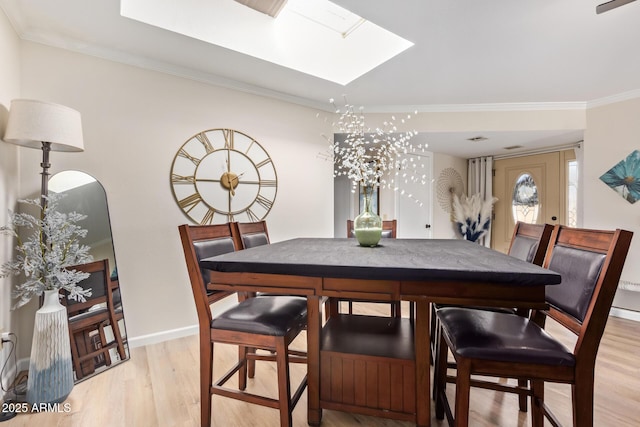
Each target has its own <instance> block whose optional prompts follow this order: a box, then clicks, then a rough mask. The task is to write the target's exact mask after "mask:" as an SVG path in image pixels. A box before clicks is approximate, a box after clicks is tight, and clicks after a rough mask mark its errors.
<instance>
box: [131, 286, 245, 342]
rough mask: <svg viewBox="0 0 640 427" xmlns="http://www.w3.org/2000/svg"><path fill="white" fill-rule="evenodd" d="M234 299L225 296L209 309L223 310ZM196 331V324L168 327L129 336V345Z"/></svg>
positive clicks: (161, 340)
mask: <svg viewBox="0 0 640 427" xmlns="http://www.w3.org/2000/svg"><path fill="white" fill-rule="evenodd" d="M234 304H235V303H234V301H233V300H232V299H231V298H226V299H223V300H221V301H218V302H216V303H215V304H213V305H212V306H211V310H212V311H213V312H214V316H215V312H223V311H225V310H227V309H228V308H230V307H232V306H233V305H234ZM197 333H198V325H197V324H196V325H191V326H185V327H183V328H177V329H170V330H168V331H161V332H155V333H153V334H147V335H141V336H138V337H129V339H128V342H129V347H130V348H135V347H142V346H144V345H150V344H157V343H159V342H163V341H169V340H173V339H176V338H182V337H188V336H191V335H196V334H197Z"/></svg>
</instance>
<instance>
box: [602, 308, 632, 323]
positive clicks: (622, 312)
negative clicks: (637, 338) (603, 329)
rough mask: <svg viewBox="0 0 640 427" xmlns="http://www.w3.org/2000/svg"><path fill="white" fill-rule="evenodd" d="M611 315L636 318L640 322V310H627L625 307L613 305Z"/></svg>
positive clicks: (629, 318)
mask: <svg viewBox="0 0 640 427" xmlns="http://www.w3.org/2000/svg"><path fill="white" fill-rule="evenodd" d="M609 314H610V315H612V316H615V317H620V318H622V319H627V320H634V321H636V322H640V311H633V310H627V309H624V308H618V307H611V311H610V312H609Z"/></svg>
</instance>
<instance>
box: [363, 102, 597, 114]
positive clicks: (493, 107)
mask: <svg viewBox="0 0 640 427" xmlns="http://www.w3.org/2000/svg"><path fill="white" fill-rule="evenodd" d="M586 107H587V103H586V102H505V103H493V104H433V105H374V106H367V112H368V113H401V112H412V111H417V112H419V113H458V112H476V111H478V112H481V111H559V110H585V109H586Z"/></svg>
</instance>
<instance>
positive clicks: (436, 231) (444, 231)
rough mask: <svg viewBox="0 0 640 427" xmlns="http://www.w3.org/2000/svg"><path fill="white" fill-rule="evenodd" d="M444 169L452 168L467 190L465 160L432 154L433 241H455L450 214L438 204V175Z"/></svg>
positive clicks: (453, 226) (456, 235)
mask: <svg viewBox="0 0 640 427" xmlns="http://www.w3.org/2000/svg"><path fill="white" fill-rule="evenodd" d="M446 168H453V169H455V170H456V172H458V173H459V174H460V176H461V177H462V182H463V184H464V188H465V194H466V188H467V160H466V159H461V158H459V157H452V156H449V155H447V154H440V153H434V157H433V218H432V224H431V226H432V233H433V234H432V237H433V238H434V239H457V238H459V234H458V233H457V231H456V226H455V223H454V222H452V221H451V213H450V212H447V211H445V210H444V209H443V208H442V207H441V206H440V204H439V203H438V196H437V193H436V192H437V183H438V177H439V176H440V173H441V172H442V171H443V170H444V169H446Z"/></svg>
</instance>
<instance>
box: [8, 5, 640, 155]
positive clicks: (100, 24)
mask: <svg viewBox="0 0 640 427" xmlns="http://www.w3.org/2000/svg"><path fill="white" fill-rule="evenodd" d="M158 1H170V0H158ZM202 1H207V2H209V3H210V2H212V1H213V2H228V1H232V0H202ZM603 1H604V0H555V1H552V0H546V1H539V0H538V1H534V0H529V1H514V0H484V1H473V0H467V1H451V0H428V1H427V0H402V1H399V0H377V1H362V0H334V2H335V3H337V4H338V5H340V6H342V7H345V8H347V9H349V10H351V11H353V12H354V13H356V14H358V15H360V16H362V17H363V18H365V19H367V20H370V21H372V22H374V23H375V24H377V25H380V26H382V27H384V28H386V29H388V30H390V31H392V32H394V33H396V34H398V35H399V36H401V37H404V38H406V39H407V40H409V41H411V42H414V43H415V45H414V46H413V47H411V48H409V49H408V50H406V51H405V52H403V53H401V54H399V55H397V56H396V57H394V58H392V59H390V60H389V61H387V62H385V63H383V64H382V65H380V66H379V67H377V68H375V69H374V70H372V71H370V72H369V73H367V74H365V75H363V76H361V77H359V78H357V79H356V80H354V81H353V82H351V83H349V84H348V85H346V86H342V85H339V84H336V83H331V82H329V81H326V80H322V79H319V78H316V77H312V76H309V75H306V74H303V73H300V72H297V71H293V70H290V69H287V68H284V67H281V66H278V65H275V64H272V63H270V62H266V61H263V60H260V59H256V58H254V57H250V56H247V55H243V54H240V53H237V52H233V51H230V50H227V49H225V48H222V47H218V46H215V45H209V44H207V43H204V42H202V41H198V40H195V39H191V38H189V37H186V36H181V35H178V34H176V33H172V32H169V31H166V30H162V29H159V28H156V27H152V26H150V25H147V24H143V23H140V22H137V21H133V20H130V19H127V18H123V17H121V16H120V11H119V8H120V4H119V1H116V0H91V1H87V0H57V1H51V0H20V1H17V0H0V7H2V8H3V9H4V11H5V13H6V14H7V15H8V16H9V19H10V20H11V22H12V24H13V25H14V27H15V28H16V31H17V32H18V34H19V35H20V37H22V38H23V39H25V40H31V41H36V42H40V43H44V44H48V45H53V46H57V47H63V48H67V49H71V50H74V51H79V52H83V53H87V54H91V55H97V56H100V57H105V58H108V59H113V60H116V61H122V62H126V63H130V64H134V65H136V66H142V67H148V68H152V69H156V70H160V71H166V72H169V73H172V74H179V75H183V76H187V77H192V78H196V79H198V80H202V81H208V82H211V83H214V84H220V85H224V86H228V87H233V88H237V89H240V90H246V91H250V92H253V93H259V94H264V95H267V96H274V97H277V98H280V99H284V100H288V101H292V102H296V103H299V104H302V105H308V106H312V107H315V108H323V109H328V108H329V104H328V99H329V98H338V97H340V96H341V95H342V94H347V96H348V100H349V102H350V103H352V104H355V105H363V106H365V111H369V112H374V111H411V110H413V109H418V110H419V111H420V110H422V111H432V110H447V111H452V110H454V111H455V110H456V108H460V109H466V110H468V109H469V108H473V107H477V108H479V109H481V108H482V106H483V104H514V105H520V106H522V105H523V104H524V105H532V106H535V105H536V104H538V103H539V104H544V105H551V106H553V105H557V106H565V107H566V106H567V105H575V106H586V105H589V103H590V102H597V101H598V100H601V99H603V98H607V97H613V96H619V95H622V94H625V93H629V92H632V93H633V92H636V91H638V90H640V55H638V47H637V42H638V41H640V25H638V23H640V2H635V3H631V4H628V5H625V6H622V7H620V8H618V9H614V10H612V11H609V12H606V13H604V14H601V15H596V13H595V8H596V5H598V4H599V3H602V2H603ZM371 48H372V49H375V46H372V47H371ZM336 66H337V67H339V66H340V64H339V63H336ZM555 103H558V104H555ZM471 136H476V135H472V134H469V135H461V134H452V133H450V134H429V135H427V139H428V141H429V145H430V147H431V149H432V150H434V151H443V152H448V153H450V154H457V155H460V154H462V156H463V157H471V156H473V155H480V154H490V153H489V152H490V151H492V150H496V149H500V148H501V147H503V146H505V145H525V148H527V149H530V148H535V147H541V146H546V145H547V144H550V143H553V145H556V144H565V143H570V142H575V141H576V140H580V139H581V137H582V132H581V130H576V131H575V132H566V131H565V132H563V133H558V132H535V133H530V132H527V133H509V134H507V133H502V134H496V135H486V133H485V134H484V135H483V136H489V137H490V139H489V141H485V142H484V143H483V144H482V145H480V144H479V143H475V145H472V143H470V142H468V143H465V145H461V144H457V145H456V144H451V143H450V142H446V141H450V140H452V139H455V140H456V141H464V140H465V139H466V138H465V137H471ZM503 138H504V139H503ZM440 141H445V142H442V143H440ZM503 142H504V145H500V144H502V143H503ZM452 146H453V148H451V147H452ZM441 147H447V148H441ZM457 151H460V153H458V152H457ZM503 151H504V150H499V152H500V153H501V152H503ZM493 154H499V153H498V152H496V151H493Z"/></svg>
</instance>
